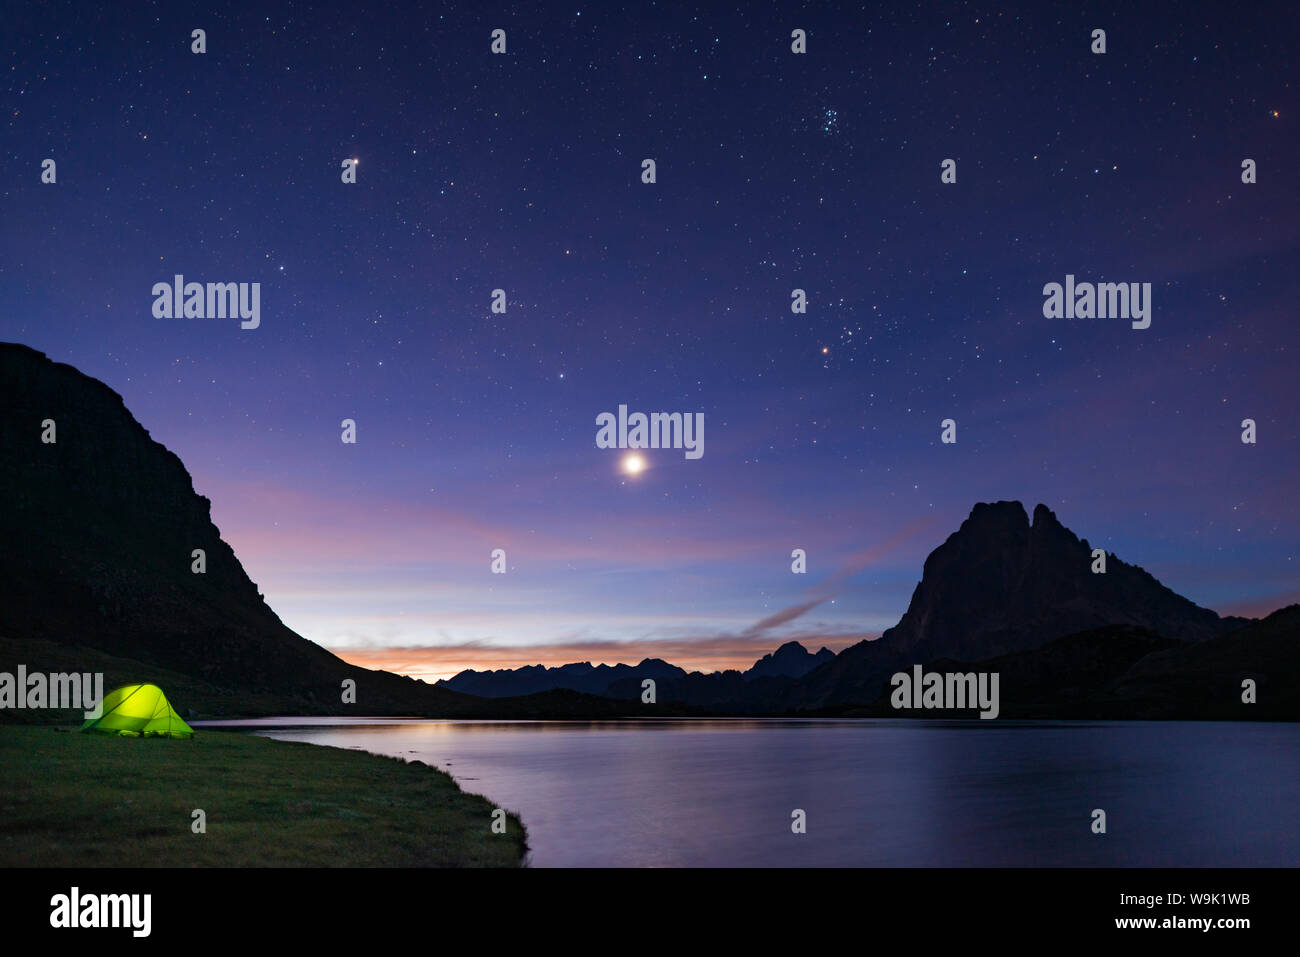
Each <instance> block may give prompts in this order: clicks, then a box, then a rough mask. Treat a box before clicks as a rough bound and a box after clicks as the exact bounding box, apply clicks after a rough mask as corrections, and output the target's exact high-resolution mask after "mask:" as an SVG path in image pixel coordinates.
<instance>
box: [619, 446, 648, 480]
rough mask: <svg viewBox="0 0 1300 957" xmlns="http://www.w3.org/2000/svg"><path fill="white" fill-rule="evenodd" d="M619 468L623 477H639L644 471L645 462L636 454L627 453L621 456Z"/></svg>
mask: <svg viewBox="0 0 1300 957" xmlns="http://www.w3.org/2000/svg"><path fill="white" fill-rule="evenodd" d="M619 467H620V468H621V469H622V470H623V474H624V475H640V474H641V473H642V472H644V471H645V470H646V460H645V458H644V457H643V456H641V455H638V454H637V453H636V452H629V453H628V454H627V455H625V456H623V461H622V462H621V463H620V465H619Z"/></svg>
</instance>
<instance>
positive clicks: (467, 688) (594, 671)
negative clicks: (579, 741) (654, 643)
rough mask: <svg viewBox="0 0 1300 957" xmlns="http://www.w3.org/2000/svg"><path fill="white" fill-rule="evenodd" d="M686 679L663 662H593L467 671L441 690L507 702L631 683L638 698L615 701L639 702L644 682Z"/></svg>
mask: <svg viewBox="0 0 1300 957" xmlns="http://www.w3.org/2000/svg"><path fill="white" fill-rule="evenodd" d="M685 675H686V672H685V671H683V670H682V669H681V668H678V667H677V666H676V665H670V664H668V662H666V661H663V660H662V659H659V658H646V659H645V660H643V661H642V662H641V663H640V664H638V665H624V664H618V665H595V666H593V665H592V664H591V662H590V661H580V662H576V663H574V664H568V665H559V666H557V667H554V668H547V667H544V666H543V665H526V666H524V667H522V668H501V669H498V670H496V671H474V670H472V669H466V670H465V671H462V672H460V673H459V674H456V675H453V676H452V677H450V678H444V679H443V680H441V681H439V682H438V686H439V687H442V688H447V689H450V690H452V691H459V692H461V693H463V694H472V695H479V696H481V697H484V698H504V697H508V696H511V695H526V694H536V693H537V692H539V691H555V690H557V689H566V690H570V691H581V692H585V693H587V694H594V695H605V694H608V693H609V688H610V685H613V684H616V683H621V682H629V683H630V684H631V685H635V687H636V692H635V694H627V695H614V696H612V697H626V698H639V697H640V696H641V681H642V680H643V679H645V678H653V679H655V681H657V682H658V681H667V680H671V679H673V678H681V677H685Z"/></svg>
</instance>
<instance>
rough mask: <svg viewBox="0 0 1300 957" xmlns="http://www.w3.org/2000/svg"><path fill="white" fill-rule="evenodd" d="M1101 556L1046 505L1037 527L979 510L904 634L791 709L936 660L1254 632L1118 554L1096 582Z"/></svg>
mask: <svg viewBox="0 0 1300 957" xmlns="http://www.w3.org/2000/svg"><path fill="white" fill-rule="evenodd" d="M1092 548H1093V546H1091V545H1090V544H1089V543H1088V540H1087V539H1079V538H1078V537H1076V536H1075V535H1074V533H1073V532H1071V531H1070V530H1069V529H1067V528H1065V527H1064V526H1063V525H1061V523H1060V522H1058V521H1057V519H1056V516H1055V515H1054V514H1053V513H1052V511H1051V510H1050V509H1048V508H1047V507H1046V506H1044V505H1039V506H1038V507H1037V508H1035V509H1034V518H1033V522H1032V524H1031V523H1030V521H1029V516H1028V515H1027V514H1026V512H1025V509H1024V506H1023V505H1021V504H1020V503H1019V502H996V503H992V504H989V503H980V504H978V505H976V506H975V508H974V509H973V510H972V511H971V514H970V517H969V518H967V519H966V521H964V522H963V523H962V524H961V527H960V528H959V529H958V530H957V531H956V532H954V533H953V534H952V535H950V536H949V537H948V539H947V541H945V542H944V543H943V544H942V545H940V546H939V547H938V548H936V549H935V550H934V551H933V552H931V553H930V555H929V557H928V558H926V560H925V567H924V571H923V574H922V577H921V581H920V583H919V584H918V585H917V586H916V590H915V591H914V592H913V593H912V601H911V603H910V604H909V605H908V608H907V612H906V613H905V614H904V615H903V617H902V618H901V619H900V620H899V622H898V624H897V625H895V626H894V627H893V628H890V629H889V630H887V631H886V632H885V633H884V634H882V635H881V636H880V637H879V638H877V639H875V640H874V641H863V642H859V643H858V644H856V645H853V646H852V647H850V648H846V649H844V650H843V651H841V652H840V653H839V654H838V655H837V656H836V657H835V658H834V660H832V661H830V662H828V663H826V664H824V665H822V666H820V667H819V668H817V669H816V670H814V671H812V672H811V673H809V674H808V675H807V676H806V677H804V678H802V679H800V680H799V681H798V682H796V683H795V684H794V685H793V686H792V687H791V688H790V690H789V693H788V694H787V695H786V696H785V698H784V700H783V703H784V705H785V706H786V707H787V708H792V709H797V708H820V707H827V706H831V705H837V704H845V703H849V702H854V703H859V704H866V703H868V702H871V701H874V700H875V699H876V697H877V695H878V693H879V690H880V685H881V682H882V681H885V680H887V679H888V677H889V676H890V675H891V674H893V673H894V672H895V671H898V670H901V669H906V668H910V667H911V666H912V665H913V664H922V663H925V662H928V661H933V660H935V659H938V658H951V659H954V660H965V661H971V660H980V659H984V658H989V657H993V656H997V655H1002V654H1007V653H1010V652H1014V651H1024V650H1029V649H1032V648H1037V647H1040V646H1042V645H1043V644H1045V643H1047V642H1049V641H1051V640H1053V639H1055V638H1061V637H1064V636H1066V635H1071V634H1076V633H1078V632H1083V631H1089V630H1092V629H1096V628H1102V627H1104V626H1106V625H1133V626H1136V627H1140V628H1145V629H1149V630H1151V631H1153V632H1155V633H1157V634H1158V635H1160V636H1162V637H1165V638H1173V639H1176V640H1180V641H1202V640H1205V639H1207V638H1212V637H1215V636H1217V635H1222V634H1224V633H1226V632H1228V631H1232V630H1233V629H1235V628H1237V627H1240V626H1241V625H1243V624H1245V623H1246V622H1247V621H1248V619H1242V618H1220V617H1219V616H1218V615H1217V614H1215V613H1214V612H1213V611H1211V610H1209V609H1207V608H1201V607H1200V606H1199V605H1196V604H1194V603H1193V602H1190V601H1188V600H1187V599H1186V598H1183V597H1182V596H1180V595H1178V594H1176V593H1174V592H1173V591H1171V590H1170V589H1168V588H1166V587H1165V586H1164V585H1162V584H1161V583H1160V582H1158V581H1157V580H1156V579H1155V578H1154V577H1152V576H1151V575H1150V574H1148V573H1147V572H1146V571H1144V570H1143V569H1141V568H1139V567H1137V566H1136V565H1130V564H1128V563H1126V562H1124V561H1121V560H1120V559H1119V558H1118V557H1116V556H1115V555H1112V554H1107V557H1106V572H1105V573H1104V574H1093V573H1092V570H1091V568H1092V561H1093V559H1092Z"/></svg>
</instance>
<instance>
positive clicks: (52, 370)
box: [0, 343, 663, 719]
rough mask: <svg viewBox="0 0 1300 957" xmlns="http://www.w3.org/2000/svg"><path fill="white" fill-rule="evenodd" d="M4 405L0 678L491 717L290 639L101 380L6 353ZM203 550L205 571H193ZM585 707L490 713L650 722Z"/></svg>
mask: <svg viewBox="0 0 1300 957" xmlns="http://www.w3.org/2000/svg"><path fill="white" fill-rule="evenodd" d="M0 408H3V410H4V414H3V415H2V416H0V502H3V503H4V507H3V508H0V655H2V656H3V658H0V670H3V671H8V672H10V673H13V672H14V670H15V668H16V666H17V665H18V664H25V665H27V667H28V669H29V671H36V670H56V671H72V670H78V671H80V670H95V671H104V672H105V673H106V679H109V680H112V679H113V678H114V677H117V678H120V679H121V681H128V680H130V681H139V680H152V679H151V678H150V676H151V675H160V676H162V677H161V678H160V679H159V680H165V682H166V688H167V692H168V696H169V698H170V700H171V701H172V702H173V704H175V705H176V706H177V707H178V708H183V707H188V708H191V709H193V708H198V709H199V710H202V711H207V712H208V713H225V714H234V713H242V714H248V713H267V712H274V711H278V712H280V713H301V714H334V713H348V714H429V715H482V714H485V713H487V712H486V711H485V708H484V703H483V702H482V701H481V700H480V699H477V698H473V697H470V696H466V695H461V694H456V693H454V692H452V691H449V690H447V689H445V688H438V687H435V686H433V685H429V684H425V683H424V682H420V681H415V680H413V679H411V678H407V677H403V676H399V675H394V674H390V673H388V672H383V671H371V670H369V669H365V668H359V667H356V666H354V665H350V664H348V663H347V662H345V661H343V660H341V659H339V658H337V657H335V656H334V655H332V654H330V653H329V652H328V651H326V650H325V649H324V648H321V647H320V646H319V645H316V644H313V643H312V642H310V641H308V640H306V639H305V638H303V637H301V636H300V635H298V634H296V633H295V632H294V631H292V630H291V629H289V628H288V627H286V626H285V624H284V623H283V622H282V621H280V619H279V618H278V617H277V616H276V614H275V613H274V612H273V611H272V610H271V609H270V607H269V606H267V604H266V603H265V602H264V601H263V599H262V595H261V593H260V592H258V590H257V586H256V585H255V584H254V583H253V582H252V581H250V580H249V578H248V576H247V575H246V574H245V572H244V569H243V567H242V566H241V565H240V563H239V560H238V559H237V558H236V557H235V554H234V552H233V551H232V550H231V548H230V546H229V545H227V544H226V543H225V542H224V541H222V539H221V532H220V530H219V529H218V528H217V527H216V526H215V525H214V524H213V523H212V520H211V514H210V504H211V503H210V502H209V501H208V499H206V498H204V497H203V496H201V495H198V494H196V493H195V491H194V486H193V482H192V481H191V479H190V476H189V473H188V472H187V471H186V470H185V467H184V465H182V464H181V461H180V459H179V458H177V457H176V456H175V455H174V454H173V453H171V452H169V451H168V450H167V449H166V448H164V447H163V446H162V445H160V444H159V443H157V442H155V441H154V440H153V439H151V438H150V437H149V433H148V432H147V431H145V429H144V428H143V427H142V426H141V425H140V424H139V423H138V422H137V421H136V420H135V418H134V417H133V416H132V415H131V413H130V412H129V411H128V410H127V409H126V406H125V405H124V403H123V401H122V397H121V396H119V395H118V394H117V393H116V392H114V391H113V390H112V389H110V388H109V387H108V386H106V385H104V384H103V383H102V382H99V381H98V380H96V379H92V378H90V377H88V376H86V375H83V374H82V373H81V372H79V371H77V370H76V369H74V368H73V367H71V366H68V365H64V364H62V363H56V362H52V361H51V360H49V359H48V358H46V356H45V355H44V354H43V353H40V352H37V351H36V350H34V349H30V348H28V347H26V346H22V345H17V344H13V343H0ZM46 420H50V421H52V422H53V427H54V439H55V441H54V442H52V443H46V442H43V441H42V433H43V432H44V431H45V426H43V424H42V423H44V422H45V421H46ZM195 549H202V550H203V551H204V552H205V553H206V564H207V570H206V573H204V574H194V573H193V572H192V571H191V564H192V562H193V560H194V559H193V558H192V553H193V552H194V550H195ZM44 662H49V664H48V665H47V664H44ZM81 662H87V664H81ZM344 679H352V680H354V681H356V684H357V689H356V690H357V696H356V704H355V705H344V704H343V703H342V682H343V681H344ZM581 699H582V696H575V695H561V696H558V697H556V696H550V697H544V698H541V699H536V700H529V701H524V702H498V703H495V704H494V705H493V706H492V709H491V713H492V714H499V715H503V716H525V715H533V714H541V713H547V712H549V711H554V712H557V713H560V714H578V713H583V712H584V708H585V709H586V711H587V712H590V713H593V714H605V715H609V714H614V713H623V714H626V713H629V711H632V712H639V711H640V706H639V705H638V706H637V707H636V708H631V707H629V705H628V704H627V703H625V702H611V701H601V700H597V699H586V701H585V704H584V702H583V701H582V700H581ZM662 712H663V709H662V708H661V709H659V710H658V711H656V712H655V713H662ZM15 715H16V716H17V717H22V716H23V713H21V712H13V711H6V712H4V716H6V717H7V718H10V719H12V718H14V717H15ZM29 717H30V716H29Z"/></svg>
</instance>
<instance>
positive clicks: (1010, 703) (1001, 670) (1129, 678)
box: [830, 605, 1300, 721]
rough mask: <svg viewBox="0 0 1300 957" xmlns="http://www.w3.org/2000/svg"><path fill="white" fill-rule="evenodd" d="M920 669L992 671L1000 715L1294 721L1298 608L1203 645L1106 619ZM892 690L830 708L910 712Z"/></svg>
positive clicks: (1299, 678)
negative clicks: (1024, 646) (1037, 644)
mask: <svg viewBox="0 0 1300 957" xmlns="http://www.w3.org/2000/svg"><path fill="white" fill-rule="evenodd" d="M923 667H924V670H925V671H927V672H941V673H943V672H959V673H969V672H990V673H992V672H996V673H997V674H998V676H999V696H1000V709H1001V713H1000V717H1003V718H1090V719H1105V718H1110V719H1118V718H1124V719H1142V720H1148V719H1182V720H1202V721H1226V720H1258V721H1284V720H1285V721H1295V720H1300V605H1291V606H1288V607H1287V608H1283V609H1280V610H1278V611H1276V612H1274V613H1273V614H1271V615H1269V616H1268V617H1267V618H1264V619H1262V620H1259V621H1251V622H1250V623H1249V624H1247V625H1244V626H1242V627H1240V628H1238V629H1236V630H1234V631H1232V632H1229V633H1228V634H1226V635H1221V636H1220V637H1218V638H1208V639H1206V640H1205V641H1201V642H1186V641H1178V640H1176V639H1172V638H1164V637H1162V636H1161V635H1158V634H1156V633H1155V632H1154V631H1151V630H1150V629H1147V628H1140V627H1137V626H1134V625H1108V626H1106V627H1104V628H1096V629H1092V630H1090V631H1085V632H1080V633H1078V634H1075V635H1067V636H1066V637H1064V638H1057V639H1055V640H1054V641H1049V642H1048V643H1047V644H1045V645H1043V646H1042V647H1041V648H1036V649H1034V650H1032V651H1017V652H1013V653H1011V654H1008V655H1000V656H998V657H995V658H988V659H984V660H982V661H954V660H952V659H950V658H940V659H936V660H934V661H931V662H928V663H927V664H925V665H924V666H923ZM1246 679H1250V680H1251V681H1253V682H1254V683H1255V698H1256V700H1255V701H1254V702H1253V703H1247V702H1246V701H1244V700H1243V690H1244V689H1243V682H1244V681H1245V680H1246ZM891 690H892V689H891V688H890V687H889V685H888V682H887V681H886V682H885V683H884V684H882V687H881V689H880V694H879V696H878V697H877V698H876V699H875V700H874V701H873V702H872V703H871V704H870V705H867V706H864V707H849V708H839V709H830V710H831V711H832V712H833V713H836V714H842V715H846V716H854V717H905V716H908V715H909V712H908V711H906V710H895V709H894V708H893V706H892V705H891V704H890V700H889V698H890V692H891ZM912 714H918V713H917V712H912ZM924 716H931V717H932V716H933V715H932V714H929V715H924Z"/></svg>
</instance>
